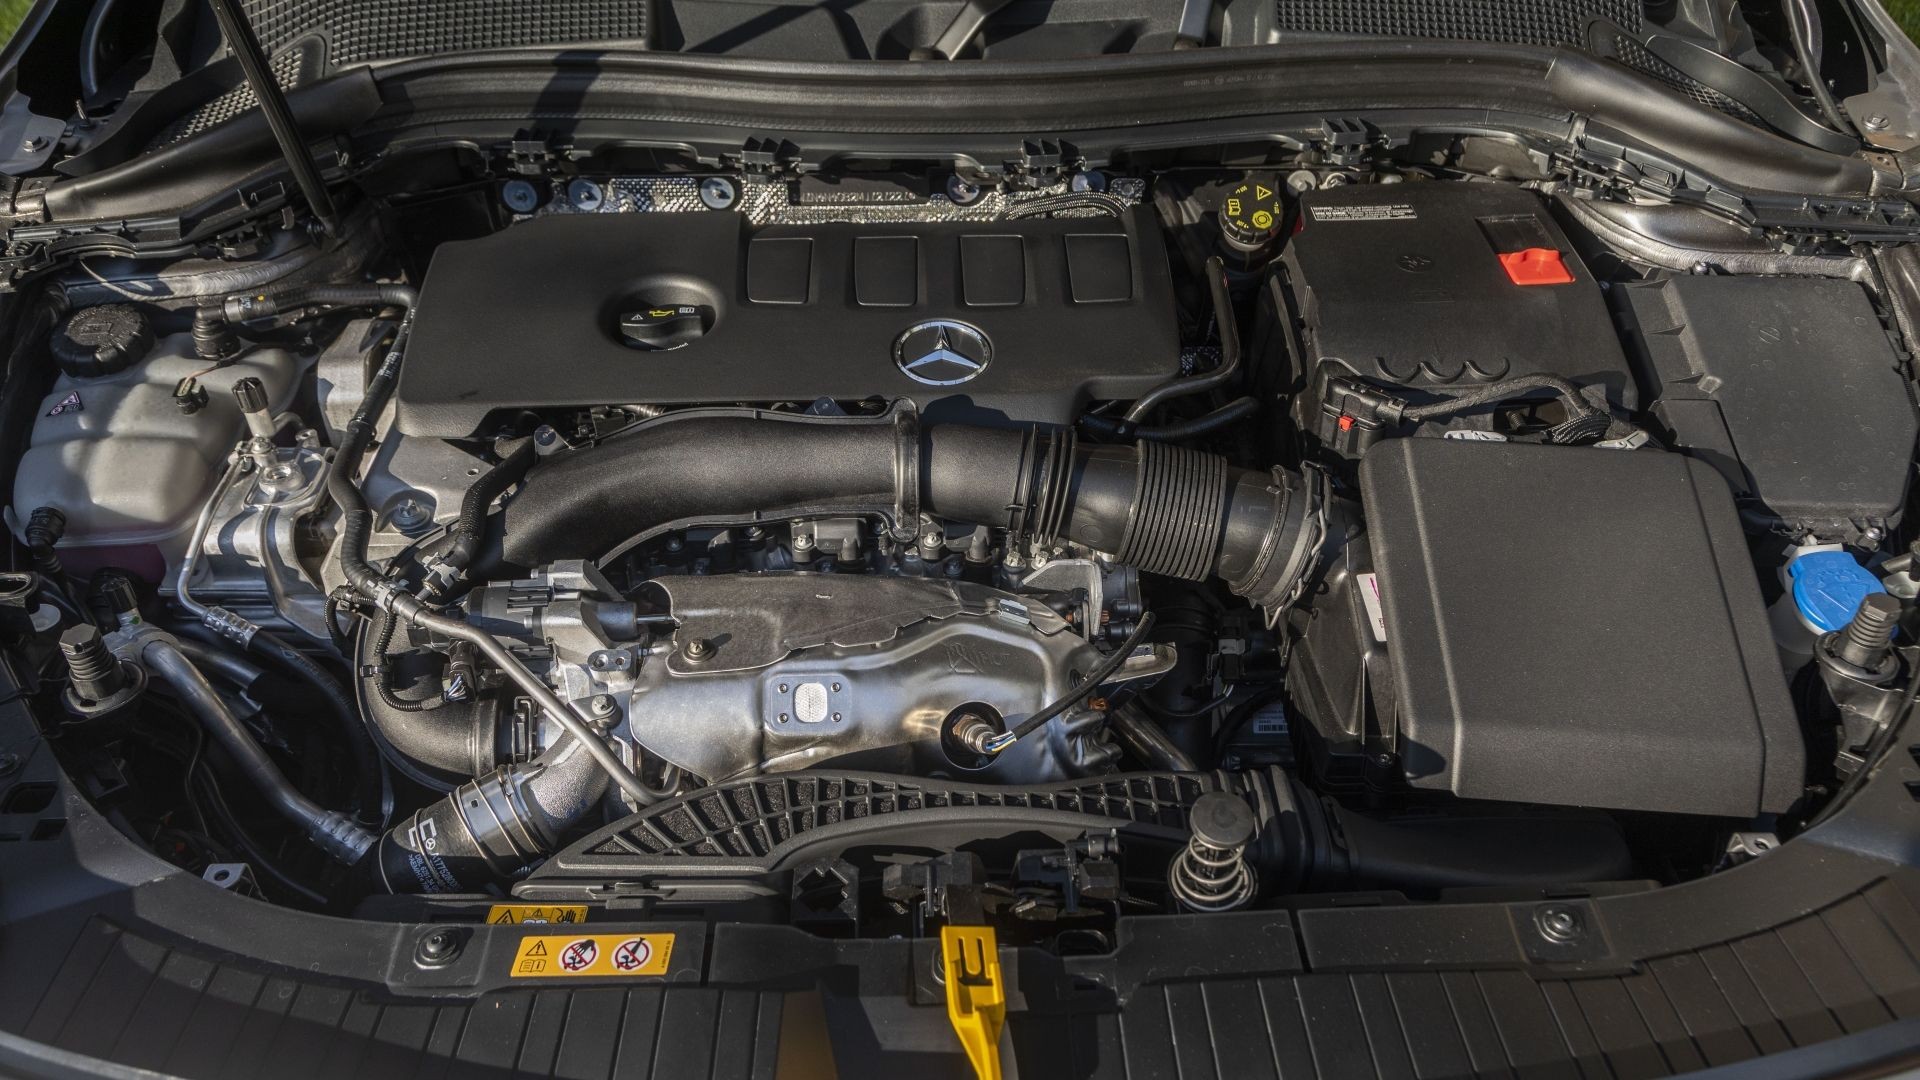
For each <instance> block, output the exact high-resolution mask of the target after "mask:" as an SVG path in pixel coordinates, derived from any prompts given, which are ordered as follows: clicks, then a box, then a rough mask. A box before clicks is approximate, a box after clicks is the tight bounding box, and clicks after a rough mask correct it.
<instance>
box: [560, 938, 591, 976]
mask: <svg viewBox="0 0 1920 1080" xmlns="http://www.w3.org/2000/svg"><path fill="white" fill-rule="evenodd" d="M599 955H600V946H598V945H595V944H594V943H593V939H592V938H581V939H580V940H579V941H576V942H573V943H572V944H570V945H568V946H567V947H566V950H565V951H563V952H562V953H561V954H560V966H561V967H563V968H566V969H567V970H568V971H582V970H585V969H586V967H587V966H588V965H590V964H592V963H593V958H594V957H596V956H599Z"/></svg>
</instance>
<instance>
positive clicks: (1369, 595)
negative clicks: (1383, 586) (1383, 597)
mask: <svg viewBox="0 0 1920 1080" xmlns="http://www.w3.org/2000/svg"><path fill="white" fill-rule="evenodd" d="M1354 576H1355V577H1357V578H1358V579H1359V581H1360V602H1361V603H1362V604H1365V605H1366V606H1367V621H1368V622H1370V623H1372V624H1373V640H1375V641H1378V642H1380V643H1381V644H1385V643H1386V640H1387V616H1386V613H1385V612H1384V611H1382V610H1381V609H1380V577H1379V575H1377V574H1356V575H1354Z"/></svg>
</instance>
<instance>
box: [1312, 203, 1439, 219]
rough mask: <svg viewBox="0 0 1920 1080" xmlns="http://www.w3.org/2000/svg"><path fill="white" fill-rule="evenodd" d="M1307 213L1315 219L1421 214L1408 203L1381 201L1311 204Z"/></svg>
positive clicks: (1376, 217) (1394, 216)
mask: <svg viewBox="0 0 1920 1080" xmlns="http://www.w3.org/2000/svg"><path fill="white" fill-rule="evenodd" d="M1307 213H1308V214H1310V215H1312V217H1313V220H1315V221H1411V220H1413V219H1414V218H1417V217H1419V216H1420V213H1419V211H1417V210H1415V209H1414V208H1413V207H1412V205H1410V204H1408V203H1380V204H1378V205H1375V206H1309V207H1307Z"/></svg>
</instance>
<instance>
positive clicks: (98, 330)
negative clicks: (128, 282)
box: [47, 304, 153, 379]
mask: <svg viewBox="0 0 1920 1080" xmlns="http://www.w3.org/2000/svg"><path fill="white" fill-rule="evenodd" d="M47 347H48V348H49V349H50V350H52V352H53V359H54V362H55V363H57V364H59V365H60V370H61V371H64V372H66V373H67V374H68V375H71V376H73V377H74V378H76V379H94V378H99V377H100V376H102V375H112V374H113V373H114V372H116V371H125V370H126V369H128V368H130V367H132V366H133V365H135V364H137V363H139V362H140V361H141V360H144V359H146V356H147V353H148V352H149V351H151V350H152V349H153V327H152V326H151V325H149V324H148V323H147V317H146V316H145V315H143V314H141V312H140V309H139V308H136V307H134V306H133V305H131V304H101V305H99V306H98V307H88V308H81V309H80V310H79V311H76V312H74V313H73V314H72V315H69V316H67V321H65V322H63V323H61V324H60V326H59V328H58V329H56V330H54V332H53V338H52V339H51V340H50V341H48V343H47Z"/></svg>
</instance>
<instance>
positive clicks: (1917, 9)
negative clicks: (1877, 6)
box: [1884, 0, 1920, 41]
mask: <svg viewBox="0 0 1920 1080" xmlns="http://www.w3.org/2000/svg"><path fill="white" fill-rule="evenodd" d="M1884 2H1885V3H1886V5H1887V13H1888V14H1890V15H1892V16H1893V17H1894V19H1895V21H1897V22H1899V24H1900V29H1902V30H1905V31H1906V32H1907V36H1908V37H1910V38H1913V39H1915V40H1916V41H1920V0H1884Z"/></svg>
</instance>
